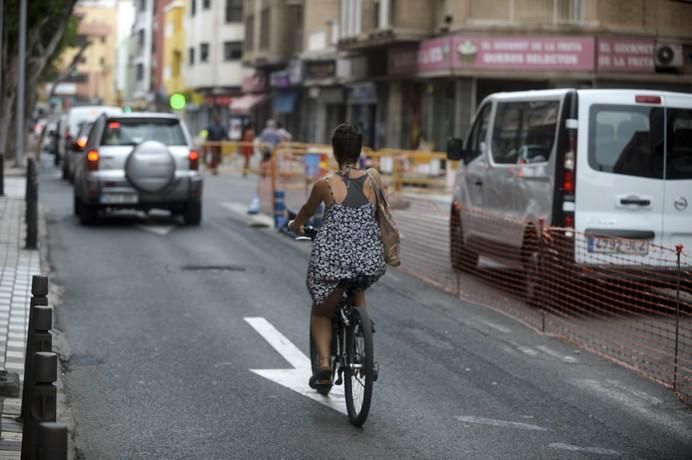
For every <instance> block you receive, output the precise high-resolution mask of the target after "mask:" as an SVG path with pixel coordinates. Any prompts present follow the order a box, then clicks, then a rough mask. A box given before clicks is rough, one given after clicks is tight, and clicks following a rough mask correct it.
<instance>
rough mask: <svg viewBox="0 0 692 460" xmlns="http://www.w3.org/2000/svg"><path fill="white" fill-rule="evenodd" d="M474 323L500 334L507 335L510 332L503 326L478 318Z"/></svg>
mask: <svg viewBox="0 0 692 460" xmlns="http://www.w3.org/2000/svg"><path fill="white" fill-rule="evenodd" d="M476 321H478V322H480V323H483V324H485V325H486V326H488V327H489V328H491V329H495V330H496V331H499V332H502V333H503V334H509V333H511V332H512V330H511V329H508V328H506V327H504V326H501V325H499V324H496V323H493V322H492V321H488V320H485V319H480V318H476Z"/></svg>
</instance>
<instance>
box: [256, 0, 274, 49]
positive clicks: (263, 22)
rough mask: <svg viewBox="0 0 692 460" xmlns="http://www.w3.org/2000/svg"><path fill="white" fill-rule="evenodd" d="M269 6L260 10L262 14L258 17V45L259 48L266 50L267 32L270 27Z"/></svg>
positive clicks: (267, 45)
mask: <svg viewBox="0 0 692 460" xmlns="http://www.w3.org/2000/svg"><path fill="white" fill-rule="evenodd" d="M269 14H270V10H269V8H265V9H264V10H262V16H261V17H260V43H259V47H260V49H261V50H266V49H267V48H269V34H270V32H271V29H270V27H269Z"/></svg>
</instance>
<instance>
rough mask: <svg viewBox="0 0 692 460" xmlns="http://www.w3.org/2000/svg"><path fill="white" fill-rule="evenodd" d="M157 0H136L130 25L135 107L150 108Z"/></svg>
mask: <svg viewBox="0 0 692 460" xmlns="http://www.w3.org/2000/svg"><path fill="white" fill-rule="evenodd" d="M156 2H157V0H136V1H135V8H136V11H135V21H134V23H133V25H132V49H131V55H130V65H131V66H132V69H133V71H134V89H133V94H132V97H133V103H134V105H135V107H136V108H139V109H145V108H151V107H152V105H153V102H154V93H153V92H152V90H151V88H152V68H153V57H154V56H155V54H156V43H155V42H154V15H155V12H156V8H155V7H156Z"/></svg>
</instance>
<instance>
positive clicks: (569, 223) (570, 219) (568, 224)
mask: <svg viewBox="0 0 692 460" xmlns="http://www.w3.org/2000/svg"><path fill="white" fill-rule="evenodd" d="M565 228H574V214H565Z"/></svg>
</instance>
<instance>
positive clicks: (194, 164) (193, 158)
mask: <svg viewBox="0 0 692 460" xmlns="http://www.w3.org/2000/svg"><path fill="white" fill-rule="evenodd" d="M188 159H189V160H190V170H192V171H198V170H199V152H198V151H197V150H190V153H189V155H188Z"/></svg>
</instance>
